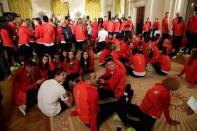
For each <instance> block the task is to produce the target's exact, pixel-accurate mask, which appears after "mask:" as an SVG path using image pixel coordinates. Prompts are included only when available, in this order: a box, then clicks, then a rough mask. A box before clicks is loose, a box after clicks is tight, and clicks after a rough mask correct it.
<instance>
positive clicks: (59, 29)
mask: <svg viewBox="0 0 197 131" xmlns="http://www.w3.org/2000/svg"><path fill="white" fill-rule="evenodd" d="M56 40H57V41H58V42H61V41H63V40H64V36H63V33H62V26H57V30H56Z"/></svg>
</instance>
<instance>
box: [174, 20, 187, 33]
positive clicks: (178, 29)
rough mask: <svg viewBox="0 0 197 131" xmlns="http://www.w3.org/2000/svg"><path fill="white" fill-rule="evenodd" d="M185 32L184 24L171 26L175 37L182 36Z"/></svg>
mask: <svg viewBox="0 0 197 131" xmlns="http://www.w3.org/2000/svg"><path fill="white" fill-rule="evenodd" d="M184 32H185V22H181V23H178V22H177V23H175V24H174V26H173V34H174V35H175V36H183V35H184Z"/></svg>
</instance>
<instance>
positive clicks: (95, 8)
mask: <svg viewBox="0 0 197 131" xmlns="http://www.w3.org/2000/svg"><path fill="white" fill-rule="evenodd" d="M85 5H86V14H87V15H88V16H90V19H91V20H93V19H94V18H99V17H100V12H101V8H100V0H86V3H85Z"/></svg>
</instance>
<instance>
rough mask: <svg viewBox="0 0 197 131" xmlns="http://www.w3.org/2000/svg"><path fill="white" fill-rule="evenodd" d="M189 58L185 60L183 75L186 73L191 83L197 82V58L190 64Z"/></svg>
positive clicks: (186, 77) (187, 79)
mask: <svg viewBox="0 0 197 131" xmlns="http://www.w3.org/2000/svg"><path fill="white" fill-rule="evenodd" d="M188 62H189V60H187V61H186V62H185V65H184V68H183V70H182V72H181V75H182V74H183V73H185V79H186V81H187V82H189V83H191V84H195V83H196V82H197V60H194V61H193V62H192V63H191V64H190V65H188Z"/></svg>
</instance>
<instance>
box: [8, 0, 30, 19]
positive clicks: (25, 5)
mask: <svg viewBox="0 0 197 131" xmlns="http://www.w3.org/2000/svg"><path fill="white" fill-rule="evenodd" d="M8 5H9V8H10V11H11V12H15V13H17V14H19V15H20V17H21V19H31V18H32V3H31V0H8Z"/></svg>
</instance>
